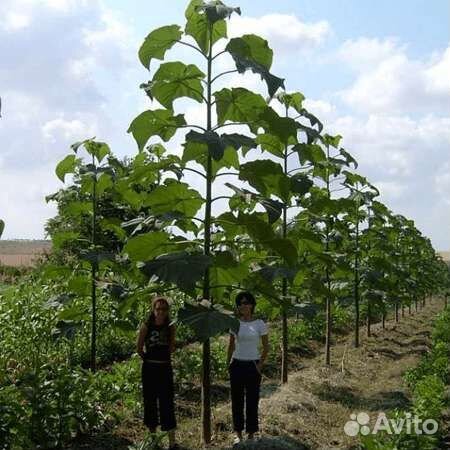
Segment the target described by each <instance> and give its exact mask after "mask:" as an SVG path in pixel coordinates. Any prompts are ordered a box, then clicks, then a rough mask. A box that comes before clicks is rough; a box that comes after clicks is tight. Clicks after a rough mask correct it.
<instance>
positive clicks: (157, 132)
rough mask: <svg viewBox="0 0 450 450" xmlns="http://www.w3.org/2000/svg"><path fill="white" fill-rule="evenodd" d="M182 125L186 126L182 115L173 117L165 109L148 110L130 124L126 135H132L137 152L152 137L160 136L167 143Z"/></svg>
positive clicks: (170, 112)
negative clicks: (137, 148)
mask: <svg viewBox="0 0 450 450" xmlns="http://www.w3.org/2000/svg"><path fill="white" fill-rule="evenodd" d="M182 125H186V121H185V120H184V115H183V114H178V115H176V116H174V115H173V112H172V111H170V110H167V109H157V110H155V111H151V110H149V111H144V112H143V113H141V114H139V116H137V117H136V118H135V119H134V120H133V122H131V125H130V127H129V128H128V133H132V134H133V137H134V139H135V140H136V143H137V145H138V147H139V150H143V148H144V146H145V144H146V143H147V141H148V140H149V139H150V138H151V137H152V136H160V137H161V139H162V140H163V141H165V142H167V141H168V140H169V139H170V138H171V137H172V136H173V135H174V134H175V132H176V131H177V129H178V127H180V126H182Z"/></svg>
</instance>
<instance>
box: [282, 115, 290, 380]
mask: <svg viewBox="0 0 450 450" xmlns="http://www.w3.org/2000/svg"><path fill="white" fill-rule="evenodd" d="M286 117H288V108H287V107H286ZM283 163H284V164H283V170H284V173H285V174H286V175H287V174H288V165H287V163H288V147H287V146H285V148H284V153H283ZM286 237H287V206H286V205H283V239H286ZM282 283H283V284H282V298H283V311H282V346H281V382H282V383H287V381H288V365H289V362H288V349H289V331H288V326H287V313H286V309H285V306H286V305H285V302H286V299H287V293H288V280H287V278H286V277H284V278H283V282H282Z"/></svg>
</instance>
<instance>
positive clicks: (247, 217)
mask: <svg viewBox="0 0 450 450" xmlns="http://www.w3.org/2000/svg"><path fill="white" fill-rule="evenodd" d="M236 222H237V224H239V225H242V226H243V227H244V228H245V230H246V231H247V233H248V235H249V236H250V237H251V238H252V239H254V240H255V241H256V242H257V243H259V244H260V245H262V246H263V247H265V248H267V249H269V250H270V251H272V252H273V253H275V254H277V255H279V256H281V257H282V258H283V259H284V260H285V261H286V263H287V264H288V265H289V266H290V267H292V266H295V265H296V264H297V259H298V253H297V249H296V247H295V246H294V244H293V243H292V242H291V240H289V239H283V238H280V237H277V235H276V234H275V233H274V231H273V229H272V227H271V226H270V225H269V224H268V223H267V222H265V221H264V220H262V219H261V218H260V214H259V213H253V214H239V216H238V217H237V218H236Z"/></svg>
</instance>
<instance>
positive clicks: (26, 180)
mask: <svg viewBox="0 0 450 450" xmlns="http://www.w3.org/2000/svg"><path fill="white" fill-rule="evenodd" d="M7 14H9V15H10V17H12V18H13V19H12V20H10V21H9V29H8V28H7V27H5V21H2V23H1V24H0V54H1V55H2V65H1V66H0V85H1V86H2V90H1V92H0V94H1V97H2V106H3V108H2V116H3V117H2V119H1V120H0V134H1V135H2V161H1V163H2V167H3V169H2V176H1V177H0V178H1V181H0V184H1V191H2V192H1V195H0V197H1V198H0V204H1V210H2V212H1V214H2V218H4V219H5V221H6V222H7V228H6V231H5V237H6V238H21V237H23V238H25V237H35V238H39V237H42V236H43V225H44V223H45V219H46V218H48V217H51V216H52V215H53V214H54V208H52V207H51V206H48V205H46V203H45V200H44V197H45V195H47V194H50V193H52V192H53V191H55V190H56V186H58V184H59V182H58V180H57V178H56V176H55V175H54V169H55V166H56V164H57V163H58V161H60V160H61V159H62V158H63V157H64V156H65V155H66V154H67V153H69V152H70V149H69V145H70V144H71V143H73V142H74V141H78V140H80V139H84V138H88V137H93V136H97V138H98V139H100V140H107V141H108V142H110V143H111V144H115V143H119V144H121V143H123V142H125V141H126V139H127V138H126V137H125V132H126V124H123V123H122V122H120V123H117V124H116V123H115V122H116V121H117V122H119V118H118V116H119V115H120V114H122V111H123V110H125V107H124V105H125V104H126V103H130V102H131V104H132V105H133V104H134V103H135V102H134V101H133V99H132V98H130V96H129V93H128V92H127V93H122V90H121V87H122V83H123V80H124V79H125V78H129V79H127V81H126V84H127V85H128V84H134V85H136V86H137V85H138V81H137V79H136V81H135V80H134V78H136V73H135V72H134V69H135V67H136V66H137V64H134V65H132V64H129V62H130V54H131V55H133V54H135V52H134V50H135V45H134V38H133V34H132V32H131V30H130V29H129V28H128V26H127V25H126V24H125V23H123V21H121V20H120V17H118V16H116V15H113V14H112V13H111V12H110V11H109V10H108V8H106V7H105V6H103V4H102V3H100V2H99V1H97V0H92V1H91V0H89V1H87V0H64V1H58V0H39V1H36V0H14V1H13V0H2V1H1V2H0V16H1V17H7ZM14 14H15V15H16V16H14ZM18 14H20V15H21V16H23V17H22V18H20V17H19V16H17V15H18ZM25 18H26V19H25ZM11 24H13V25H14V27H13V28H14V29H11ZM23 55H27V56H26V57H24V56H23ZM130 67H131V69H129V68H130ZM138 95H139V92H138V89H137V88H136V96H138ZM125 97H126V99H125ZM128 107H129V106H128ZM125 114H126V113H125ZM134 148H135V147H134V146H133V147H131V146H130V147H128V148H126V146H122V145H113V149H114V150H115V152H116V154H118V155H119V156H121V155H123V154H124V153H125V152H127V150H129V149H133V150H134ZM5 168H7V170H6V169H5ZM27 215H29V216H30V219H29V220H26V221H24V220H23V217H25V216H27ZM31 216H32V217H31Z"/></svg>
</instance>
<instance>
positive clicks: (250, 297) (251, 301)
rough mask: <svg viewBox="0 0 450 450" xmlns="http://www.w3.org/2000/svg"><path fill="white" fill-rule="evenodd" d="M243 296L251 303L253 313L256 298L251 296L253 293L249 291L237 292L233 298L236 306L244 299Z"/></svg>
mask: <svg viewBox="0 0 450 450" xmlns="http://www.w3.org/2000/svg"><path fill="white" fill-rule="evenodd" d="M244 298H245V300H247V301H248V302H249V303H250V304H251V305H252V314H253V311H255V306H256V300H255V297H253V294H251V293H250V292H247V291H242V292H239V294H238V295H236V299H235V303H236V307H237V308H238V307H239V305H240V304H241V302H242V300H244Z"/></svg>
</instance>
